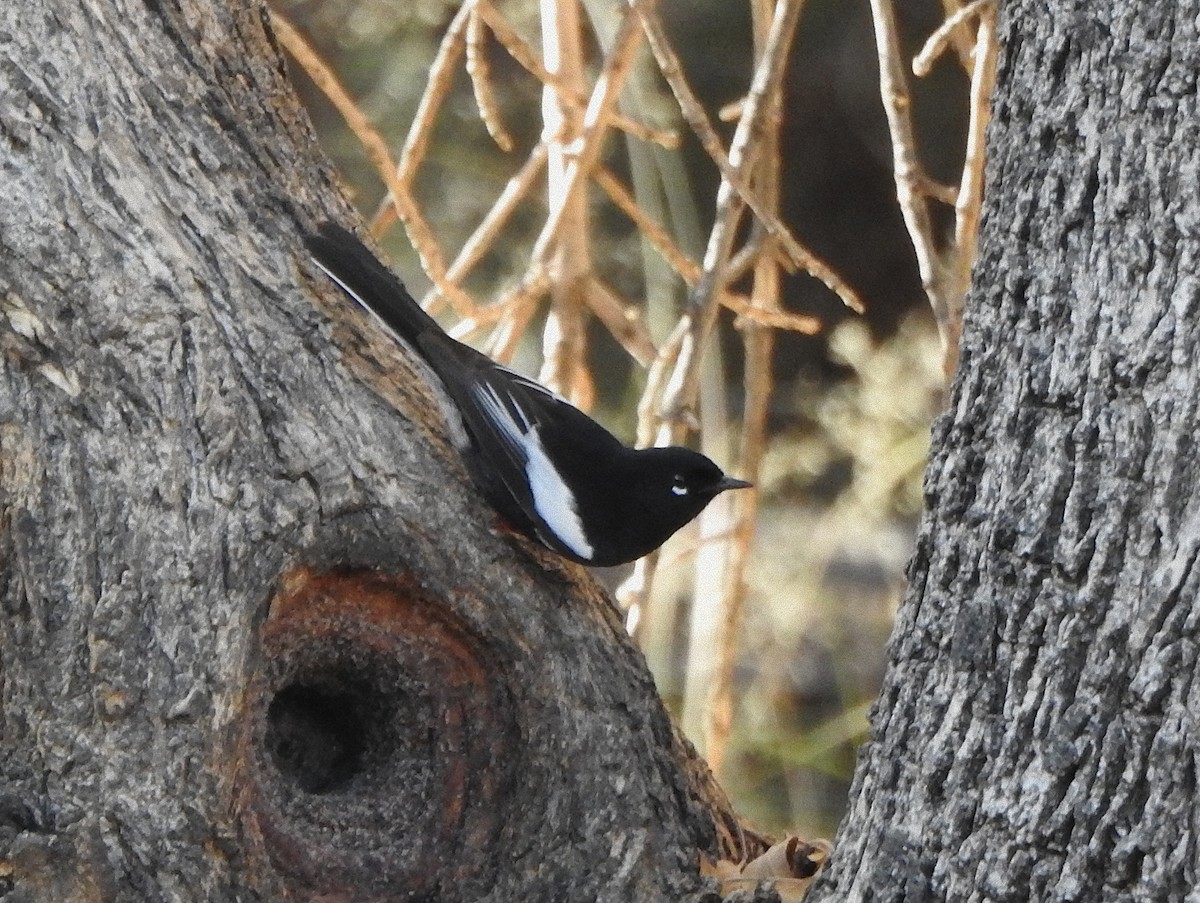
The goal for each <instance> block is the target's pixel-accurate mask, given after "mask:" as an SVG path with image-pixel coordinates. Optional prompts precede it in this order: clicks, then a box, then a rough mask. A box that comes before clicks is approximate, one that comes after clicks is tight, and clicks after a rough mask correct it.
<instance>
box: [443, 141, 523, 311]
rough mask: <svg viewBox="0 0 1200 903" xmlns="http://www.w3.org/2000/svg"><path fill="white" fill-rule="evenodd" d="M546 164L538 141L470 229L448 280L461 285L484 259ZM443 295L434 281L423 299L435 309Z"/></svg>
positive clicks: (450, 269) (448, 274)
mask: <svg viewBox="0 0 1200 903" xmlns="http://www.w3.org/2000/svg"><path fill="white" fill-rule="evenodd" d="M545 165H546V145H545V143H544V142H539V143H538V144H536V145H535V146H534V148H533V150H531V151H530V152H529V156H528V157H526V158H525V162H524V163H523V164H522V165H521V168H520V169H519V170H517V172H516V173H514V174H513V175H512V176H511V177H510V178H509V180H508V181H507V182H506V183H505V185H504V190H503V191H501V192H500V196H499V197H497V198H496V201H495V203H494V204H492V206H491V209H489V210H488V212H487V214H486V215H485V216H484V217H483V219H482V220H480V221H479V225H478V226H476V227H475V231H474V232H472V233H471V236H470V237H469V238H468V239H467V240H466V241H465V242H464V243H463V246H462V248H461V249H460V250H459V252H458V256H457V257H455V258H454V262H453V263H452V264H450V268H449V269H448V270H447V271H446V278H447V280H448V281H450V282H452V283H454V284H456V285H461V284H462V282H463V280H464V279H466V278H467V276H468V275H469V274H470V273H471V271H472V270H473V269H474V268H475V266H476V265H477V264H478V263H479V261H480V260H482V259H483V256H484V254H486V253H487V252H488V250H489V249H490V248H491V247H492V245H493V244H495V242H496V239H497V238H499V237H500V232H501V230H502V229H503V228H504V226H505V225H506V224H507V223H508V221H509V219H510V218H511V217H512V214H513V212H514V211H515V210H516V209H517V205H518V204H520V202H521V201H522V200H523V199H524V198H525V197H526V195H528V194H529V191H530V189H531V188H532V187H533V184H534V180H535V179H536V178H537V177H538V174H539V173H540V172H541V171H542V168H543V167H544V166H545ZM441 297H442V295H441V291H440V290H439V289H438V287H437V286H436V285H435V286H433V288H431V289H430V290H429V293H428V294H426V296H425V298H424V299H423V300H422V302H421V303H422V306H423V307H425V308H426V310H431V311H432V310H434V309H436V307H437V305H438V302H439V300H440V299H441Z"/></svg>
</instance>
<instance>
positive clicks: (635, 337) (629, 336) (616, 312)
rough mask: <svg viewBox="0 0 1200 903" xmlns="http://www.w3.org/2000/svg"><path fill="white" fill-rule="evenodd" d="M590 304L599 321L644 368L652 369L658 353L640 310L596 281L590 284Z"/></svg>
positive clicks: (591, 281) (591, 280)
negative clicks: (650, 367) (651, 366)
mask: <svg viewBox="0 0 1200 903" xmlns="http://www.w3.org/2000/svg"><path fill="white" fill-rule="evenodd" d="M587 303H588V307H589V308H591V311H592V313H594V314H595V315H596V319H598V320H599V321H600V322H601V323H603V324H604V325H605V327H606V328H607V329H608V331H609V332H610V333H611V334H612V337H613V338H614V339H616V340H617V341H618V342H619V343H620V345H621V347H622V348H624V349H625V350H626V351H627V352H628V353H629V356H630V357H631V358H633V359H634V360H635V361H637V362H638V364H639V365H640V366H642V367H649V366H650V364H651V363H653V362H654V359H655V358H656V357H657V356H658V349H656V348H655V347H654V342H653V340H652V339H651V338H650V333H649V332H648V331H647V330H646V324H645V323H643V322H642V320H641V316H640V314H639V312H638V309H637V308H636V307H634V306H633V305H631V304H627V303H626V302H624V301H622V300H621V299H620V298H619V297H617V295H616V293H615V292H613V290H612V289H610V288H609V287H608V286H607V285H605V284H604V283H603V282H601V281H600V280H599V279H595V278H593V279H590V280H588V290H587Z"/></svg>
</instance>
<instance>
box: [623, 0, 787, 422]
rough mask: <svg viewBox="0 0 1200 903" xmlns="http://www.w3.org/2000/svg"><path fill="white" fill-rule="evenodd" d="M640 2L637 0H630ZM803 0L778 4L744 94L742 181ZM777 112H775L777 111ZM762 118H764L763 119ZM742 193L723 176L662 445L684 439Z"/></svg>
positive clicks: (733, 149)
mask: <svg viewBox="0 0 1200 903" xmlns="http://www.w3.org/2000/svg"><path fill="white" fill-rule="evenodd" d="M632 2H639V0H632ZM803 5H804V4H803V0H780V2H779V3H778V5H777V6H776V7H775V15H774V18H773V20H772V22H771V27H770V32H769V34H768V35H767V39H766V43H765V44H764V47H763V52H762V55H761V56H760V57H759V63H758V65H757V66H756V67H755V74H754V79H753V80H752V82H751V86H750V92H749V94H748V95H747V98H746V106H745V109H744V115H743V118H742V119H741V121H740V122H739V123H738V126H737V129H736V130H735V132H734V136H733V140H732V141H731V142H730V149H729V159H730V162H731V164H732V165H733V168H734V169H733V172H734V178H735V179H738V180H743V179H745V178H746V176H745V174H746V173H747V172H748V167H750V166H752V165H753V163H754V154H753V151H754V150H755V149H756V147H757V141H756V139H758V138H759V137H761V135H762V134H763V132H764V131H765V130H767V129H773V128H774V127H776V126H774V125H768V123H769V121H770V119H771V115H770V114H771V113H772V111H773V107H772V104H771V103H769V102H768V101H769V98H770V97H771V90H772V86H775V85H778V84H779V81H780V79H781V77H782V73H783V63H784V61H786V58H787V51H788V48H789V47H790V44H791V38H792V35H793V34H794V33H795V28H796V22H797V21H798V20H799V18H800V11H801V9H802V8H803ZM774 112H775V113H776V115H777V112H778V111H777V110H775V111H774ZM760 117H763V119H762V120H760ZM740 200H741V197H740V195H738V194H737V193H736V188H735V186H734V184H733V182H732V181H730V180H727V179H726V180H723V181H722V183H721V187H720V189H719V190H718V192H717V215H716V217H715V220H714V224H713V228H712V231H711V232H710V233H709V241H708V248H707V250H706V251H705V255H704V272H703V276H702V277H701V279H700V281H699V283H697V285H696V287H695V288H694V289H693V290H692V292H691V297H690V298H689V301H688V309H687V311H686V312H685V314H684V316H683V318H682V322H684V323H686V332H685V333H684V336H683V341H682V343H681V346H680V353H679V358H678V360H677V361H676V362H675V367H674V371H673V373H672V375H671V377H670V378H669V379H668V380H667V383H666V389H665V391H664V393H663V398H662V402H661V404H660V416H662V418H663V420H662V426H661V427H660V432H659V436H658V444H670V443H672V442H678V441H679V440H680V439H682V437H683V429H682V423H681V421H680V419H679V418H680V415H681V414H682V413H683V412H684V411H686V410H687V409H688V408H689V407H690V406H691V405H692V404H693V402H694V399H695V398H696V392H697V386H698V382H699V376H700V364H701V360H702V351H703V348H704V345H705V343H706V342H707V340H708V335H709V333H710V332H711V331H712V328H713V325H714V323H715V322H716V314H717V306H718V303H719V296H720V293H721V292H722V291H723V290H724V286H725V280H724V270H725V266H726V264H727V263H728V261H729V254H730V251H731V247H732V243H733V238H734V234H735V232H736V225H737V220H738V214H739V212H740V209H741V204H740Z"/></svg>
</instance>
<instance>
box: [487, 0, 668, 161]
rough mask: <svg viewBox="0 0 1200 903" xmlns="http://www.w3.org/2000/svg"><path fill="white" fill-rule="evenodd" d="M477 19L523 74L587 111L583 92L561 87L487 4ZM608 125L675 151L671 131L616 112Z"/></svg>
mask: <svg viewBox="0 0 1200 903" xmlns="http://www.w3.org/2000/svg"><path fill="white" fill-rule="evenodd" d="M479 15H480V16H481V17H483V19H484V21H486V22H487V24H488V27H489V28H490V29H491V30H492V34H493V35H495V36H496V40H497V41H499V42H500V44H501V45H502V46H503V47H504V49H505V50H507V51H508V54H509V56H511V57H512V58H513V59H514V60H515V61H516V62H517V64H518V65H519V66H521V67H522V68H523V69H524V70H525V71H526V72H528V73H529V74H530V75H532V76H533V77H534V78H536V79H537V80H538V81H540V82H542V84H544V85H548V86H549V87H552V88H554V89H556V90H557V91H559V92H560V100H562V101H563V102H564V103H568V104H570V105H571V106H572V107H573V108H576V109H579V110H584V109H586V108H587V103H588V97H587V94H586V93H584V92H583V91H574V90H571V89H570V87H569V86H567V85H564V84H562V83H561V80H560V79H559V78H558V77H557V76H556V75H554V73H552V72H550V71H549V70H548V69H547V68H546V67H545V66H543V65H542V62H541V60H539V59H538V57H537V52H536V51H534V49H533V48H532V47H530V46H529V44H528V43H527V42H526V41H525V39H524V38H522V37H521V36H520V35H519V34H518V33H517V32H516V30H515V29H514V28H513V27H512V26H511V25H510V24H509V23H508V21H507V20H506V19H505V18H504V17H503V16H502V15H501V14H500V13H499V12H498V11H497V10H496V8H495V7H494V6H492V4H491V3H488V2H486V0H483V2H480V4H479ZM609 116H610V122H609V124H610V125H612V127H613V128H616V129H620V130H621V131H622V132H625V133H627V134H629V135H633V136H634V137H635V138H640V139H641V140H643V141H649V142H651V143H653V144H657V145H659V146H660V147H665V148H666V149H667V150H678V149H679V143H680V139H679V134H678V133H677V132H675V131H674V130H672V129H656V128H653V127H651V126H648V125H646V124H644V123H641V122H638V121H636V120H634V119H630V118H629V117H628V116H626V115H624V114H623V113H621V112H620V111H619V110H615V109H614V110H612V111H611V112H610V114H609Z"/></svg>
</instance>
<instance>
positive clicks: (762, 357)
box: [704, 0, 799, 774]
mask: <svg viewBox="0 0 1200 903" xmlns="http://www.w3.org/2000/svg"><path fill="white" fill-rule="evenodd" d="M752 11H753V14H754V16H753V18H754V31H755V45H756V46H757V47H758V48H759V49H760V50H759V53H760V58H761V57H762V56H765V55H766V54H768V53H770V52H771V50H772V48H773V43H772V41H773V39H774V38H776V36H777V30H776V25H777V24H778V21H777V19H776V21H772V19H773V14H774V15H775V16H778V14H779V8H778V7H777V6H776V5H775V4H774V3H773V2H772V0H754V2H753V4H752ZM796 14H797V15H799V10H797V13H796ZM762 104H763V107H764V115H763V128H762V131H761V133H760V135H759V142H758V143H759V155H758V159H757V160H756V163H755V170H756V171H755V173H754V183H755V184H756V185H759V186H762V190H763V200H764V201H765V202H766V203H768V204H770V205H771V209H776V208H777V207H778V204H779V169H780V163H779V128H780V121H781V108H782V105H783V91H782V87H781V83H780V81H775V82H773V83H771V84H770V85H769V86H768V88H767V90H766V91H765V92H764V96H763V100H762ZM747 107H748V109H747V111H746V112H747V114H749V113H751V112H752V109H750V108H751V107H752V105H751V104H747ZM770 242H771V239H770V238H768V239H767V243H768V245H769V244H770ZM778 308H779V269H778V266H777V265H776V262H775V260H774V259H773V257H772V255H771V254H770V253H763V254H760V255H759V257H758V259H757V262H756V264H755V267H754V288H753V291H752V293H751V296H750V305H749V309H750V310H751V311H756V312H757V311H761V312H763V313H778V312H779V309H778ZM742 339H743V343H744V346H745V351H746V356H745V376H744V384H745V390H746V407H745V411H744V414H743V418H742V434H741V435H742V441H741V448H740V449H739V453H738V462H737V470H738V474H739V475H740V476H742V477H743V478H744V479H748V480H750V481H751V482H757V480H758V477H759V467H760V464H761V463H762V456H763V451H764V449H765V447H766V430H767V412H768V406H769V401H770V397H771V389H772V383H773V379H772V373H771V357H772V351H773V348H774V344H775V335H774V332H773V331H772V330H771V329H770V328H769V327H767V326H765V325H764V324H763V323H761V322H759V321H756V320H754V319H752V318H751V317H750V316H747V322H745V323H744V325H743V330H742ZM758 499H759V490H758V488H757V487H755V488H752V489H749V490H747V491H746V492H743V493H740V494H739V495H738V496H736V497H735V498H734V499H733V500H732V504H733V508H734V511H733V516H732V517H733V523H734V524H735V525H736V526H735V529H734V532H733V535H732V536H731V537H730V539H729V541H728V542H727V543H726V555H725V559H724V562H723V564H724V570H725V574H724V578H725V579H724V580H722V581H721V583H720V586H721V589H722V592H721V599H720V604H719V609H718V625H719V626H718V630H717V636H716V640H717V642H716V644H715V646H716V660H715V662H714V663H713V668H712V679H711V683H710V685H709V687H708V692H707V694H706V703H707V704H706V705H705V718H704V737H705V754H706V757H707V758H708V761H709V763H710V764H711V765H712V768H713V771H714V773H717V774H719V773H720V769H721V765H722V763H723V762H724V757H725V746H726V743H727V742H728V739H729V732H730V730H731V728H732V725H733V706H734V698H733V673H734V667H735V665H736V662H737V650H738V638H739V636H740V633H741V626H742V618H743V610H744V607H745V601H746V580H745V572H746V565H747V563H748V561H749V558H750V542H751V540H752V539H753V536H754V521H755V515H756V514H757V511H758Z"/></svg>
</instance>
